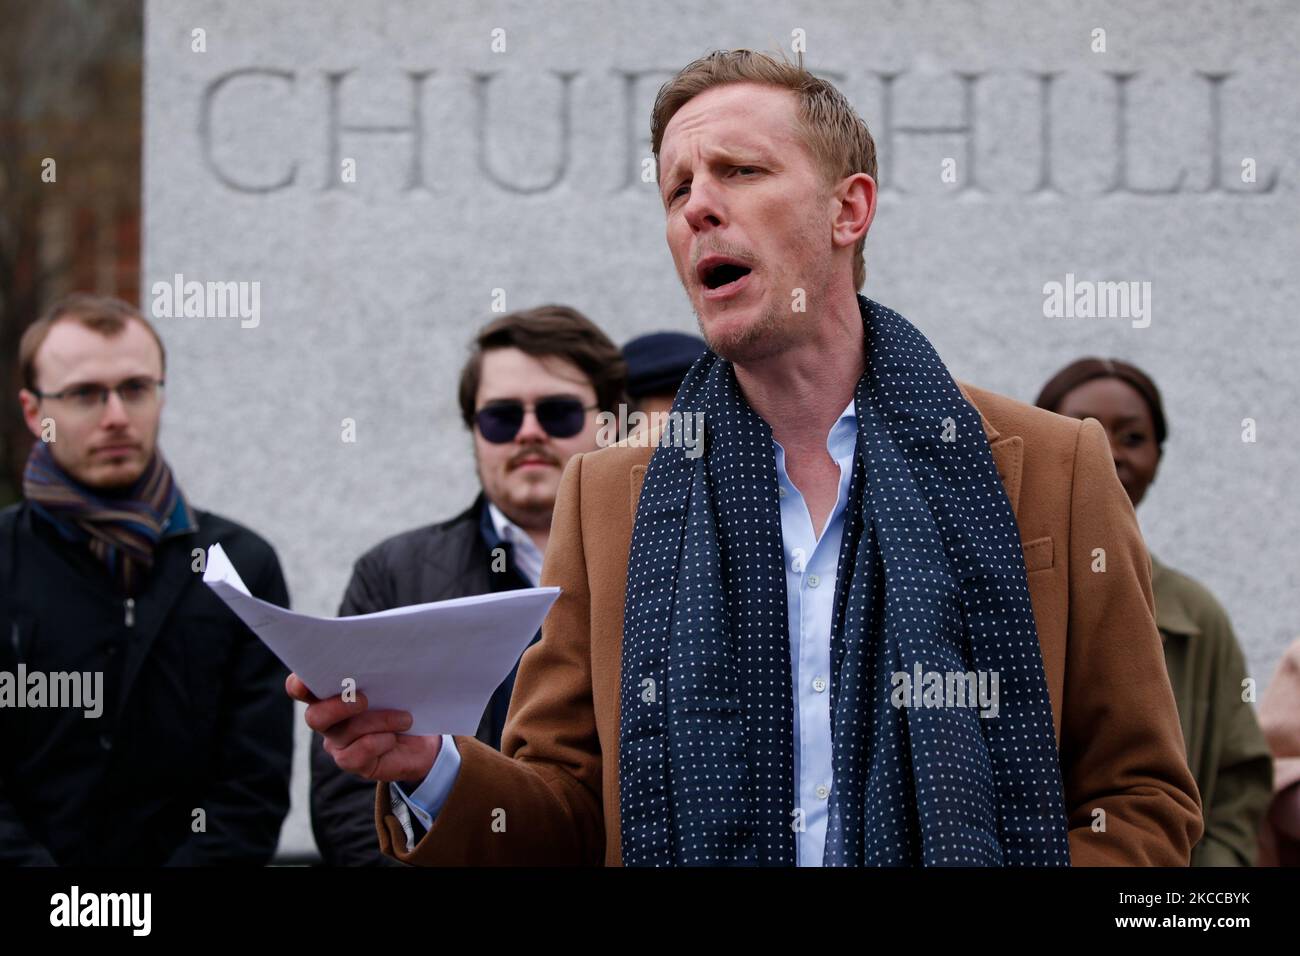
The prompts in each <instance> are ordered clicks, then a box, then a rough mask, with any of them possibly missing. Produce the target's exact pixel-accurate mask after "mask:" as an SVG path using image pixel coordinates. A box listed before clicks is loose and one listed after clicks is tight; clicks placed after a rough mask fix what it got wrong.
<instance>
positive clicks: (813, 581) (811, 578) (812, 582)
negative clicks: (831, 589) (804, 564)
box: [808, 574, 822, 588]
mask: <svg viewBox="0 0 1300 956" xmlns="http://www.w3.org/2000/svg"><path fill="white" fill-rule="evenodd" d="M821 583H822V579H821V578H819V577H818V576H817V575H815V574H810V575H808V586H809V587H810V588H815V587H816V586H817V585H819V584H821Z"/></svg>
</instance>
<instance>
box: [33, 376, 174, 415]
mask: <svg viewBox="0 0 1300 956" xmlns="http://www.w3.org/2000/svg"><path fill="white" fill-rule="evenodd" d="M162 387H163V382H162V379H158V378H128V379H127V380H126V381H125V382H120V383H119V384H117V385H114V386H111V387H110V386H108V385H91V384H87V385H74V386H72V387H71V388H65V389H63V390H62V391H61V392H42V391H40V390H38V389H32V394H33V395H35V396H36V397H37V398H40V399H53V400H55V401H61V402H67V403H68V404H69V405H71V406H72V407H73V408H74V409H76V410H77V411H79V412H90V411H94V410H95V409H97V408H102V407H103V406H105V405H107V404H108V393H109V392H116V393H117V397H118V398H120V399H121V400H122V405H123V406H124V407H125V408H128V409H139V408H146V407H148V406H149V405H151V404H152V403H153V402H154V401H155V400H156V399H157V398H158V392H159V390H160V389H161V388H162Z"/></svg>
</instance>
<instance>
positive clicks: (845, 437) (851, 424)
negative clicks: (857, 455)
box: [826, 398, 858, 461]
mask: <svg viewBox="0 0 1300 956" xmlns="http://www.w3.org/2000/svg"><path fill="white" fill-rule="evenodd" d="M853 401H854V400H853V399H851V398H850V399H849V403H848V404H847V405H845V406H844V411H842V412H840V417H839V418H837V419H836V420H835V424H834V425H832V426H831V430H830V432H829V434H827V436H826V451H827V453H828V454H830V456H831V458H832V459H833V460H835V461H839V460H840V459H842V458H848V457H849V456H851V455H852V454H853V448H854V443H855V442H856V441H857V440H858V414H857V411H856V409H855V408H854V407H853Z"/></svg>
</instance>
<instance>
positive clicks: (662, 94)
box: [650, 50, 876, 289]
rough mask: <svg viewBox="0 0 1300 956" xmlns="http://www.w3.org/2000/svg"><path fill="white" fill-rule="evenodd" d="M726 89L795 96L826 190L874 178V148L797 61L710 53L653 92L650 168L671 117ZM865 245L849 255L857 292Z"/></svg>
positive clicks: (857, 122)
mask: <svg viewBox="0 0 1300 956" xmlns="http://www.w3.org/2000/svg"><path fill="white" fill-rule="evenodd" d="M731 83H761V84H763V85H765V86H773V87H777V88H778V89H783V90H789V91H791V92H792V93H794V94H795V96H796V97H797V99H798V101H799V124H800V130H799V132H800V133H801V134H802V136H803V139H804V142H805V143H806V144H807V146H808V148H809V149H810V150H811V151H812V155H813V159H814V160H815V162H816V163H817V166H818V167H819V168H820V169H821V172H822V175H823V176H824V177H825V180H826V183H827V184H828V185H833V184H835V183H837V182H838V181H839V180H841V179H843V178H845V177H846V176H852V175H853V174H854V173H866V174H867V175H868V176H870V177H871V178H872V179H875V178H876V143H875V141H874V140H873V139H872V138H871V132H870V131H869V130H868V129H867V124H866V123H864V122H863V121H862V117H860V116H859V115H858V114H857V112H856V111H855V110H854V109H853V107H852V106H850V105H849V101H848V100H847V99H845V97H844V94H843V93H841V92H840V91H839V90H837V89H836V88H835V87H834V86H832V85H831V84H830V83H828V82H827V81H826V80H823V79H819V78H818V77H815V76H813V75H812V74H811V73H809V72H808V71H807V70H806V69H804V66H803V56H802V55H800V57H799V61H798V62H797V63H791V62H790V61H789V60H787V59H785V57H784V54H783V55H782V56H781V57H780V58H779V59H778V58H777V57H776V56H773V55H771V54H768V53H759V52H755V51H753V50H714V51H713V52H712V53H710V54H708V55H707V56H703V57H700V58H699V59H698V60H696V61H694V62H693V63H690V64H688V65H687V66H685V67H683V68H682V69H681V70H680V71H678V73H677V74H676V75H675V76H674V77H673V78H672V79H671V80H669V81H668V82H667V83H665V84H664V85H663V86H662V87H660V88H659V94H658V95H657V96H656V97H655V105H654V109H653V110H652V111H651V115H650V143H651V148H652V150H653V151H654V157H655V166H656V168H658V165H659V149H660V147H661V146H662V145H663V137H664V130H665V129H666V128H667V126H668V123H669V121H670V120H671V119H672V118H673V116H674V115H675V114H676V113H677V111H678V110H679V109H681V108H682V107H683V106H685V105H686V104H687V103H688V102H690V101H691V100H692V99H694V98H695V97H696V96H699V95H700V94H701V93H703V92H704V91H705V90H710V89H713V88H714V87H718V86H726V85H728V84H731ZM656 175H657V174H656ZM865 244H866V237H865V236H863V237H862V238H861V239H859V240H858V244H857V246H856V248H855V249H854V256H855V258H854V262H853V284H854V287H855V288H858V289H861V288H862V286H863V284H864V283H865V282H866V281H867V264H866V258H865V256H864V255H863V246H864V245H865Z"/></svg>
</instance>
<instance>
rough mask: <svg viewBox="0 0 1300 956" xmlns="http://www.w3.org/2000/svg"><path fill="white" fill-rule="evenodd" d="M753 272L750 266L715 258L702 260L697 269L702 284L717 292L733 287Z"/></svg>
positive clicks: (732, 260) (731, 260)
mask: <svg viewBox="0 0 1300 956" xmlns="http://www.w3.org/2000/svg"><path fill="white" fill-rule="evenodd" d="M752 271H753V270H752V269H751V268H750V267H749V266H747V265H745V264H744V263H742V262H737V261H736V260H734V259H722V258H719V257H715V256H710V257H709V258H707V259H704V260H702V261H701V262H700V264H699V266H698V267H697V274H698V276H699V279H700V282H701V283H702V284H703V285H704V287H705V288H706V289H708V290H710V291H717V290H719V289H724V288H726V287H727V286H729V285H733V284H734V283H737V282H739V281H740V280H741V279H743V278H745V276H747V275H749V274H750V272H752Z"/></svg>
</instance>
